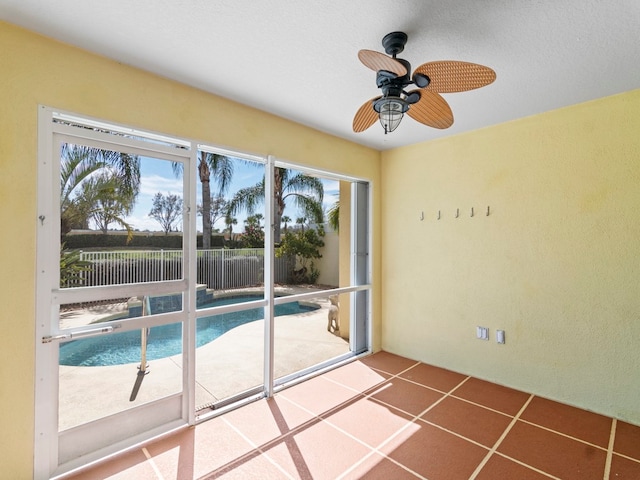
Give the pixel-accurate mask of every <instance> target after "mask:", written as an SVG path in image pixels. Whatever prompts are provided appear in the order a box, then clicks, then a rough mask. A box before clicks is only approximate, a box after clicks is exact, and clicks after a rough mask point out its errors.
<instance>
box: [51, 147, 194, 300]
mask: <svg viewBox="0 0 640 480" xmlns="http://www.w3.org/2000/svg"><path fill="white" fill-rule="evenodd" d="M60 163H61V165H60V233H61V248H60V250H61V254H60V255H61V258H60V286H61V287H62V288H70V287H81V286H99V285H118V284H127V283H141V282H157V281H163V280H178V279H182V278H183V269H182V243H183V242H182V231H183V220H182V213H183V196H184V193H183V191H184V189H183V180H182V175H183V166H182V164H181V163H179V162H170V161H166V160H161V159H157V158H149V157H142V156H137V155H129V154H125V153H121V152H116V151H111V150H104V149H99V148H94V147H87V146H84V145H74V144H69V143H65V144H63V145H62V147H61V152H60Z"/></svg>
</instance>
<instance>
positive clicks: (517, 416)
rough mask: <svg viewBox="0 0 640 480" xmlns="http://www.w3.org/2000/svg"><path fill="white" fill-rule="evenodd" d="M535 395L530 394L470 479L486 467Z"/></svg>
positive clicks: (472, 479)
mask: <svg viewBox="0 0 640 480" xmlns="http://www.w3.org/2000/svg"><path fill="white" fill-rule="evenodd" d="M533 397H534V395H533V394H531V395H530V396H529V398H528V399H527V401H526V402H524V405H523V406H522V408H520V410H519V411H518V413H517V414H516V415H515V416H514V417H513V419H512V420H511V422H510V423H509V425H507V428H505V429H504V432H502V435H500V438H498V440H496V443H495V444H494V445H493V447H492V448H491V449H490V450H489V452H488V453H487V454H486V455H485V457H484V458H483V459H482V461H481V462H480V464H479V465H478V466H477V467H476V469H475V470H474V472H473V473H472V474H471V476H470V477H469V480H474V479H475V478H476V477H477V476H478V474H479V473H480V471H481V470H482V469H483V468H484V466H485V465H486V464H487V462H488V461H489V459H490V458H491V456H492V455H493V454H494V453H495V452H496V450H497V449H498V447H499V446H500V444H501V443H502V441H503V440H504V439H505V438H506V436H507V434H508V433H509V432H510V431H511V429H512V428H513V426H514V425H515V424H516V422H517V421H518V419H519V418H520V416H521V415H522V414H523V413H524V411H525V409H526V408H527V407H528V406H529V404H530V403H531V400H533Z"/></svg>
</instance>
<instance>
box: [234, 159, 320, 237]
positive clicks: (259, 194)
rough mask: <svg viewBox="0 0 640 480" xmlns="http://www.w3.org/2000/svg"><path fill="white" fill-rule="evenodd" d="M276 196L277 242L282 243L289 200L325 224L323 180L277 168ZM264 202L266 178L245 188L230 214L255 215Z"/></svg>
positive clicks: (239, 191) (274, 186)
mask: <svg viewBox="0 0 640 480" xmlns="http://www.w3.org/2000/svg"><path fill="white" fill-rule="evenodd" d="M273 195H274V200H275V209H274V212H273V225H274V230H275V231H274V242H275V243H280V224H281V223H282V213H283V212H284V209H285V206H286V204H287V201H288V200H291V201H293V203H294V205H295V206H296V207H298V208H299V209H300V210H302V211H303V212H304V213H305V215H306V216H307V217H308V218H310V219H312V221H313V222H314V223H322V221H323V212H322V198H323V196H324V187H323V185H322V182H321V181H320V179H318V178H316V177H311V176H309V175H305V174H303V173H295V172H293V171H292V170H288V169H286V168H280V167H276V168H275V171H274V182H273ZM262 202H264V178H263V179H262V181H261V182H259V183H257V184H256V185H253V186H252V187H247V188H242V189H240V190H238V192H237V193H236V194H235V195H234V197H233V198H232V199H231V201H230V202H229V214H230V215H235V214H237V213H238V211H240V210H246V211H247V213H249V214H252V213H253V212H254V211H255V208H256V206H257V205H258V204H260V203H262Z"/></svg>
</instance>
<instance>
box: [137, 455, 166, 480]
mask: <svg viewBox="0 0 640 480" xmlns="http://www.w3.org/2000/svg"><path fill="white" fill-rule="evenodd" d="M142 453H144V456H145V457H147V461H148V462H149V464H150V465H151V468H153V471H154V473H155V474H156V476H157V477H158V480H164V477H163V476H162V473H161V472H160V469H159V468H158V466H157V465H156V462H154V461H153V457H152V456H151V454H150V453H149V450H147V447H142Z"/></svg>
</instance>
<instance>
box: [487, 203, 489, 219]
mask: <svg viewBox="0 0 640 480" xmlns="http://www.w3.org/2000/svg"><path fill="white" fill-rule="evenodd" d="M488 216H489V205H487V217H488Z"/></svg>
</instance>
